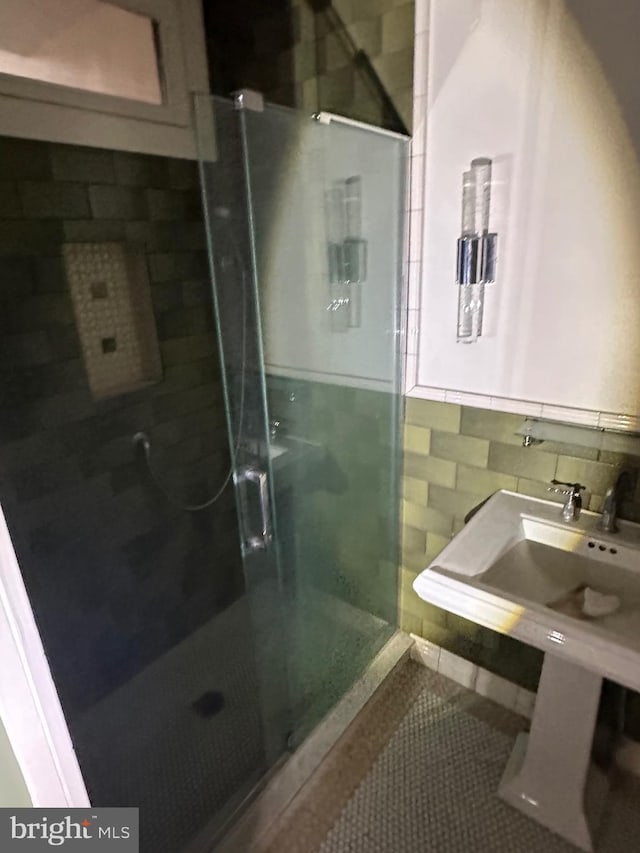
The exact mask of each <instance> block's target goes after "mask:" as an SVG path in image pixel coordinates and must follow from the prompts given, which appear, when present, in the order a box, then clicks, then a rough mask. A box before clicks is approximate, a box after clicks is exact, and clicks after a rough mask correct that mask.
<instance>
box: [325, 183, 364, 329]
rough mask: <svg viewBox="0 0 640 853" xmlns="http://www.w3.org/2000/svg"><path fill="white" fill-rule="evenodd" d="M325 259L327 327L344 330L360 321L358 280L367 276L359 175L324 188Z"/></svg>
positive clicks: (360, 297)
mask: <svg viewBox="0 0 640 853" xmlns="http://www.w3.org/2000/svg"><path fill="white" fill-rule="evenodd" d="M325 224H326V233H327V263H328V269H329V288H330V295H329V298H330V302H329V304H328V306H327V311H328V312H329V314H330V322H331V329H332V331H334V332H346V331H348V330H349V329H354V328H359V327H360V326H361V325H362V284H363V282H365V281H366V278H367V241H366V240H364V239H363V238H362V236H361V232H362V181H361V178H360V176H359V175H358V176H354V177H350V178H347V179H346V180H344V181H336V182H335V183H334V185H333V186H332V188H331V189H329V190H327V191H326V192H325Z"/></svg>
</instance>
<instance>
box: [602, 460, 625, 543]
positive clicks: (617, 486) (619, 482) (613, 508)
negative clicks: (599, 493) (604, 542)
mask: <svg viewBox="0 0 640 853" xmlns="http://www.w3.org/2000/svg"><path fill="white" fill-rule="evenodd" d="M632 487H633V474H632V472H631V471H630V470H629V469H628V468H625V469H623V470H622V471H620V473H619V474H618V476H617V478H616V481H615V483H614V484H613V486H610V487H609V488H608V489H607V491H606V494H605V496H604V503H603V504H602V518H601V519H600V523H599V524H598V527H599V528H600V530H604V532H605V533H616V532H617V530H618V525H617V517H618V503H619V501H620V496H621V494H622V492H623V491H624V489H625V488H626V489H627V490H629V491H630V490H631V488H632Z"/></svg>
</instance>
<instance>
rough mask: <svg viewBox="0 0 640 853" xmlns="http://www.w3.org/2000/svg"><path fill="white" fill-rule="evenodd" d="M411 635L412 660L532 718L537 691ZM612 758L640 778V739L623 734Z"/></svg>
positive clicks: (622, 767)
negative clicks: (412, 643)
mask: <svg viewBox="0 0 640 853" xmlns="http://www.w3.org/2000/svg"><path fill="white" fill-rule="evenodd" d="M410 636H411V639H412V640H413V641H414V645H413V646H412V648H411V653H410V654H411V658H412V660H414V661H416V662H417V663H421V664H422V665H423V666H426V667H427V668H428V669H432V670H433V671H434V672H439V673H440V674H441V675H444V676H445V677H446V678H450V679H451V680H452V681H455V682H457V683H458V684H460V685H461V686H462V687H466V688H467V689H469V690H473V691H474V692H475V693H478V694H479V695H480V696H484V697H485V698H486V699H491V700H492V701H493V702H496V703H497V704H498V705H502V707H503V708H508V709H509V710H510V711H514V712H515V713H516V714H520V715H521V716H522V717H526V718H527V719H529V720H530V719H531V718H532V716H533V708H534V705H535V701H536V694H535V693H533V692H532V691H531V690H525V688H524V687H520V686H519V685H518V684H514V683H513V682H512V681H508V680H507V679H506V678H501V677H500V676H499V675H495V674H494V673H492V672H489V671H488V670H486V669H483V668H482V667H480V666H476V664H474V663H471V661H468V660H466V658H462V657H460V656H459V655H454V654H453V653H452V652H448V651H447V650H446V649H443V648H441V647H440V646H437V645H436V644H435V643H432V642H430V641H429V640H425V639H423V638H422V637H419V636H418V635H417V634H411V635H410ZM613 760H614V763H615V765H616V767H618V768H619V769H620V770H622V771H623V772H625V773H630V774H632V775H633V776H638V777H640V742H639V741H637V740H633V739H632V738H630V737H626V735H622V736H621V737H620V742H619V743H618V746H617V747H616V750H615V753H614V757H613Z"/></svg>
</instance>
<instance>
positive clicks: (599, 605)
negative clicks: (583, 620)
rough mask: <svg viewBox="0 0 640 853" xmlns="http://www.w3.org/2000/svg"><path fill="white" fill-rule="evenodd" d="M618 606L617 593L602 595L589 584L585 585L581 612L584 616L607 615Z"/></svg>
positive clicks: (613, 611)
mask: <svg viewBox="0 0 640 853" xmlns="http://www.w3.org/2000/svg"><path fill="white" fill-rule="evenodd" d="M619 608H620V599H619V598H618V596H617V595H604V593H602V592H597V591H596V590H595V589H591V587H590V586H587V587H585V590H584V603H583V605H582V612H583V613H584V614H585V615H586V616H608V615H609V614H610V613H615V612H616V610H618V609H619Z"/></svg>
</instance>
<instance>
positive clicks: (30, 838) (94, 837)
mask: <svg viewBox="0 0 640 853" xmlns="http://www.w3.org/2000/svg"><path fill="white" fill-rule="evenodd" d="M0 850H1V851H2V853H5V851H6V852H7V853H13V851H14V850H15V851H16V853H20V851H23V853H41V851H45V850H47V851H51V850H63V851H65V853H66V851H69V853H91V851H93V850H95V851H98V853H139V838H138V809H91V808H89V809H0Z"/></svg>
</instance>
